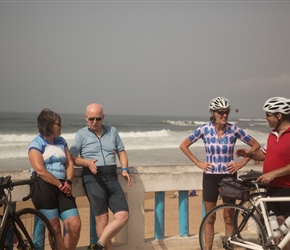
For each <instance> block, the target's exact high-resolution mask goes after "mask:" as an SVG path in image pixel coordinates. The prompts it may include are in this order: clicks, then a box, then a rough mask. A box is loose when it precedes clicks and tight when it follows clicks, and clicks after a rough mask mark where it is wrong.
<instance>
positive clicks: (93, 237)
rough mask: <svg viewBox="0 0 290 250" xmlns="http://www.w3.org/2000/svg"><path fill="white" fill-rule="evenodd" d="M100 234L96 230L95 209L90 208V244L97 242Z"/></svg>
mask: <svg viewBox="0 0 290 250" xmlns="http://www.w3.org/2000/svg"><path fill="white" fill-rule="evenodd" d="M98 240H99V239H98V235H97V232H96V220H95V216H94V213H93V211H92V210H91V208H90V245H91V244H96V242H97V241H98Z"/></svg>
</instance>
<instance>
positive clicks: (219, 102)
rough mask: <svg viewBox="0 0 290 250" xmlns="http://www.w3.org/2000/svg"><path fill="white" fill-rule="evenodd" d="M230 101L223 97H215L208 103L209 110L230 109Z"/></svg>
mask: <svg viewBox="0 0 290 250" xmlns="http://www.w3.org/2000/svg"><path fill="white" fill-rule="evenodd" d="M230 108H231V104H230V101H229V100H228V99H226V98H224V97H216V98H214V99H212V100H211V101H210V103H209V110H218V109H230Z"/></svg>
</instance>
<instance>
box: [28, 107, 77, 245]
mask: <svg viewBox="0 0 290 250" xmlns="http://www.w3.org/2000/svg"><path fill="white" fill-rule="evenodd" d="M37 125H38V131H39V133H40V134H39V135H38V136H37V137H35V138H34V139H33V140H32V142H31V143H30V145H29V149H28V157H29V161H30V163H31V166H32V169H31V171H35V172H36V173H37V176H38V181H37V183H35V188H34V193H33V196H32V202H33V204H34V206H35V208H37V209H38V210H39V211H40V212H42V213H43V214H44V215H45V216H46V217H47V218H48V219H49V221H50V223H51V225H52V227H53V229H54V231H55V238H56V244H57V249H62V250H74V249H76V246H77V243H78V240H79V237H80V229H81V221H80V217H79V213H78V209H77V205H76V202H75V199H74V197H73V196H72V193H71V192H72V178H73V175H74V165H73V161H72V158H71V155H70V152H69V150H68V146H67V143H66V141H65V139H64V138H63V137H61V136H60V134H61V128H62V125H61V118H60V115H59V114H57V113H55V112H53V111H51V110H50V109H43V110H42V111H41V112H40V114H39V115H38V117H37ZM60 219H61V220H62V221H63V224H64V227H65V230H66V233H65V236H64V237H63V236H62V230H61V224H60Z"/></svg>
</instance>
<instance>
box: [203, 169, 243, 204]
mask: <svg viewBox="0 0 290 250" xmlns="http://www.w3.org/2000/svg"><path fill="white" fill-rule="evenodd" d="M226 177H233V178H237V173H235V174H205V173H203V180H202V189H203V191H202V195H203V201H207V202H217V199H218V196H219V189H220V184H219V183H220V182H221V180H222V179H223V178H226ZM223 202H226V203H234V202H235V200H234V199H230V198H223Z"/></svg>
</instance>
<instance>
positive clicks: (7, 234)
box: [0, 208, 56, 250]
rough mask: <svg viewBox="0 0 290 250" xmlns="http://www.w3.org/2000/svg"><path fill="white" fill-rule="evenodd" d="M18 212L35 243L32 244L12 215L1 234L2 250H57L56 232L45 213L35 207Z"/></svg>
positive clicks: (0, 243)
mask: <svg viewBox="0 0 290 250" xmlns="http://www.w3.org/2000/svg"><path fill="white" fill-rule="evenodd" d="M16 214H17V215H18V216H19V218H20V220H21V221H22V223H23V225H24V227H25V230H26V231H27V233H28V235H29V237H30V238H31V240H32V242H33V244H30V242H29V240H28V239H27V238H28V237H26V236H25V234H24V232H23V230H22V229H21V228H20V227H19V225H18V224H17V223H16V222H15V221H14V220H13V218H12V217H10V218H9V219H8V221H7V223H6V226H5V228H4V230H3V234H2V236H1V242H0V249H1V250H2V249H4V250H6V249H7V250H8V249H9V250H14V249H22V250H28V249H31V250H32V249H34V250H44V249H52V250H56V240H55V233H54V230H53V228H52V226H51V224H50V222H49V220H48V219H47V218H46V217H45V215H43V214H42V213H41V212H40V211H38V210H36V209H34V208H24V209H21V210H19V211H17V212H16Z"/></svg>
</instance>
